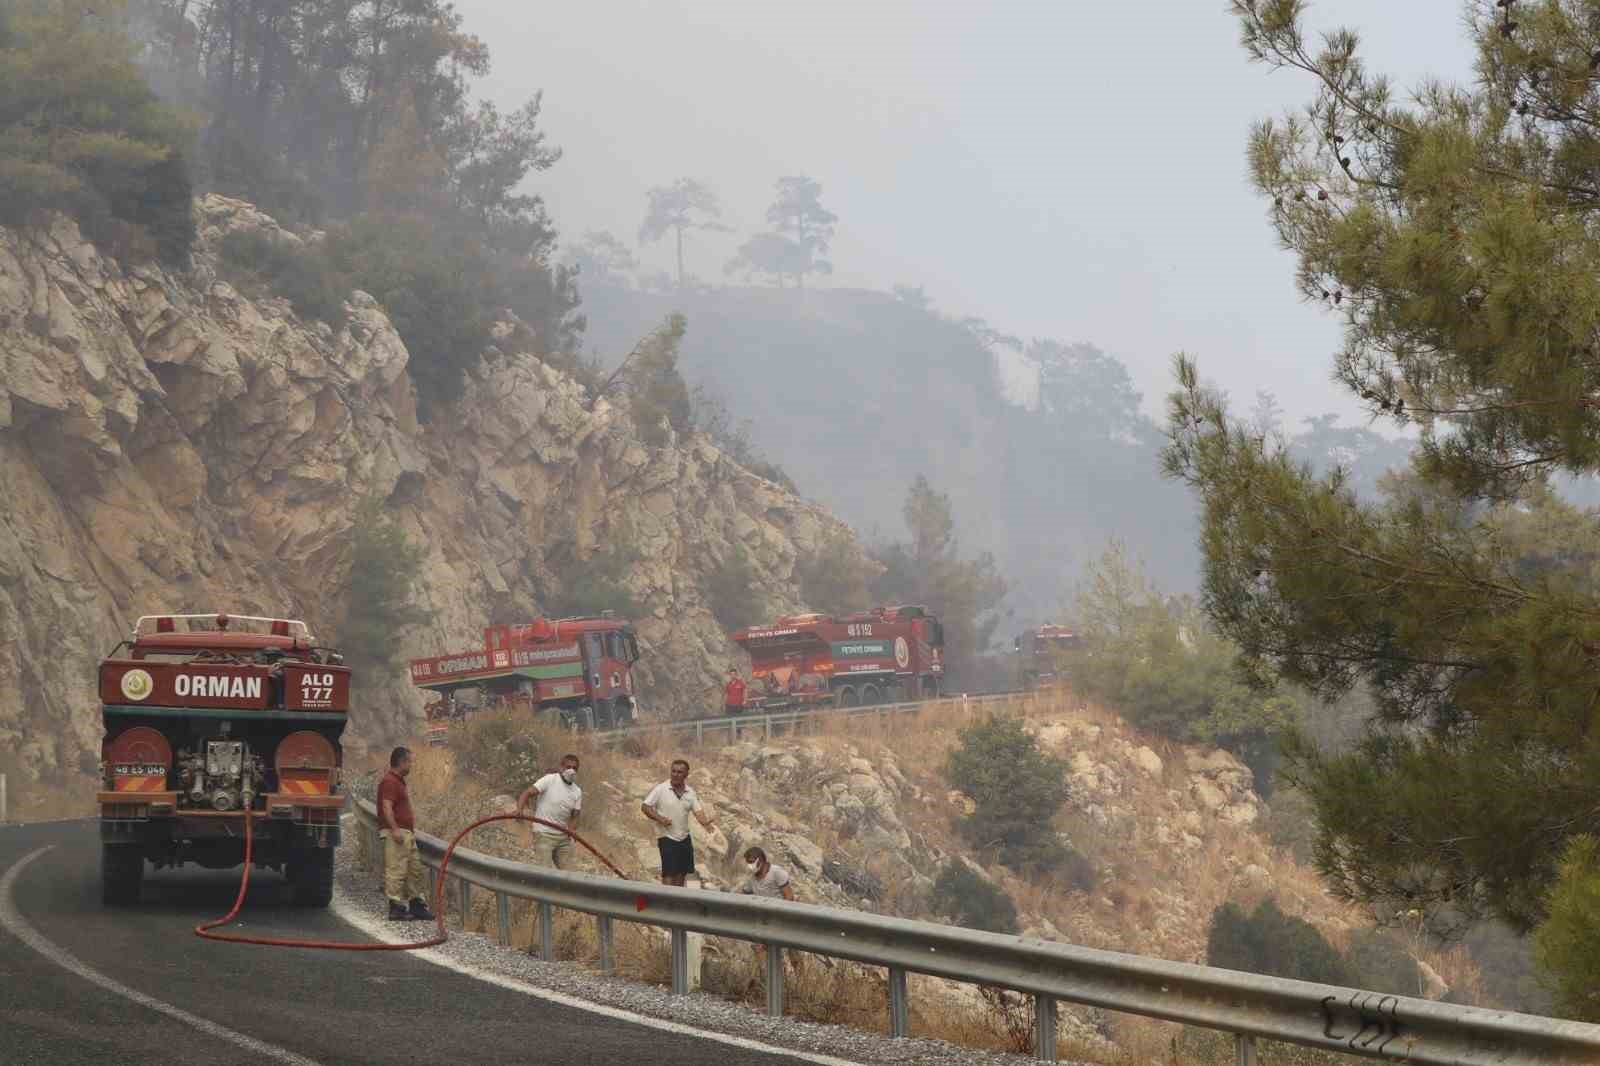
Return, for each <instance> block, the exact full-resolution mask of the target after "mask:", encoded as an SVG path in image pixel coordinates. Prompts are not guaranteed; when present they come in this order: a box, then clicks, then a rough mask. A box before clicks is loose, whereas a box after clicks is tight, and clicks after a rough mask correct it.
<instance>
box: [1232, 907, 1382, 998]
mask: <svg viewBox="0 0 1600 1066" xmlns="http://www.w3.org/2000/svg"><path fill="white" fill-rule="evenodd" d="M1206 962H1208V963H1209V964H1211V965H1212V966H1221V967H1224V968H1226V969H1229V970H1243V971H1246V972H1248V973H1262V974H1268V975H1270V976H1272V977H1288V978H1293V979H1295V980H1299V981H1316V982H1320V983H1323V984H1332V985H1352V984H1355V983H1356V982H1355V980H1354V979H1353V977H1352V974H1351V972H1350V968H1349V966H1348V965H1347V964H1346V962H1345V960H1344V958H1343V957H1342V956H1341V955H1340V954H1339V951H1338V949H1337V948H1335V947H1334V946H1333V945H1332V944H1330V943H1328V941H1327V939H1326V938H1325V937H1324V936H1323V935H1322V934H1321V933H1319V932H1318V931H1317V928H1316V926H1314V925H1312V924H1311V923H1310V922H1306V921H1303V920H1301V919H1299V918H1291V917H1289V916H1288V915H1287V914H1284V913H1283V911H1281V910H1279V909H1278V904H1277V902H1276V901H1274V900H1271V899H1266V900H1262V901H1261V903H1259V904H1258V905H1257V906H1256V909H1255V911H1254V913H1251V914H1248V915H1247V914H1245V912H1244V909H1243V908H1241V907H1240V906H1239V905H1238V904H1236V903H1231V902H1230V903H1224V904H1223V905H1222V906H1220V907H1218V908H1217V909H1216V910H1215V911H1214V912H1212V915H1211V928H1210V931H1209V934H1208V935H1207V937H1206Z"/></svg>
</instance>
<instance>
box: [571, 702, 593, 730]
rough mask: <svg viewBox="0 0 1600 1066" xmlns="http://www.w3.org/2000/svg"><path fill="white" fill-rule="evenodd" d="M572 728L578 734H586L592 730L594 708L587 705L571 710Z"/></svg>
mask: <svg viewBox="0 0 1600 1066" xmlns="http://www.w3.org/2000/svg"><path fill="white" fill-rule="evenodd" d="M572 728H573V729H576V730H577V731H578V732H580V733H588V732H590V731H592V730H593V729H594V708H593V707H590V706H589V705H588V704H584V705H583V706H582V707H577V708H574V709H573V712H572Z"/></svg>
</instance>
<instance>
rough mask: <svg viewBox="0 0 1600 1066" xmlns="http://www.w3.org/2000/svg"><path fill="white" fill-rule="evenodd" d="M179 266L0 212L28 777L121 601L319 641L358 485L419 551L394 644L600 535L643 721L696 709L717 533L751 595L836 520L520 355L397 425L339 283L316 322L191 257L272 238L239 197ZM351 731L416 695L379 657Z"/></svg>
mask: <svg viewBox="0 0 1600 1066" xmlns="http://www.w3.org/2000/svg"><path fill="white" fill-rule="evenodd" d="M196 211H197V214H198V216H199V221H200V230H201V241H200V246H199V250H198V254H197V256H196V259H195V265H194V267H193V269H192V270H190V271H189V272H187V273H185V274H182V275H178V274H174V273H171V272H168V271H164V270H162V269H159V268H157V267H155V266H140V267H135V268H131V269H124V268H122V267H120V266H119V265H118V264H116V263H115V262H114V261H112V260H109V259H107V258H106V257H104V256H102V255H101V254H100V253H99V252H98V251H97V250H96V249H95V248H94V247H93V246H92V245H91V244H89V243H88V242H87V241H86V240H84V239H83V238H82V237H81V236H80V234H79V233H78V231H77V229H76V227H75V226H74V225H73V224H71V223H70V222H68V221H66V220H58V221H57V222H56V223H55V224H53V225H52V226H50V227H49V228H48V229H46V230H34V231H28V232H20V231H13V230H6V229H0V493H3V495H4V499H5V506H4V507H3V508H0V751H11V752H15V753H16V758H15V762H16V763H17V764H18V768H19V769H26V770H28V771H30V772H32V773H33V774H35V775H37V776H40V777H42V778H44V779H49V778H51V777H55V776H59V775H64V774H71V773H74V772H78V771H83V770H92V768H93V766H94V763H95V761H96V759H97V758H98V749H99V733H100V728H99V719H98V707H97V704H96V697H95V686H94V674H95V664H96V662H97V661H98V660H99V659H100V658H101V657H102V656H104V655H105V654H106V652H108V651H109V650H110V649H111V648H112V646H113V645H115V644H116V642H117V641H118V640H121V639H124V638H125V636H126V635H127V633H128V630H129V627H130V626H131V624H132V622H133V620H134V619H135V618H136V617H137V616H138V615H139V614H142V613H153V612H157V611H162V610H195V611H204V610H217V609H226V610H231V611H234V612H238V613H260V614H269V615H276V614H291V615H295V616H300V617H304V618H306V619H307V620H308V621H309V622H310V623H311V624H312V627H313V631H314V632H316V633H317V634H318V635H319V636H320V637H322V638H323V639H330V638H332V639H333V640H336V639H337V635H338V623H339V620H340V616H341V614H342V611H343V604H344V596H345V591H346V589H345V575H346V573H347V570H348V565H349V561H350V545H351V529H352V523H353V521H354V513H355V511H356V509H357V507H358V506H359V505H360V504H361V502H362V501H364V500H366V499H368V498H371V497H374V496H376V497H377V498H379V499H382V500H384V501H385V503H386V506H387V507H388V508H389V511H390V513H391V514H393V515H394V516H395V517H396V519H397V520H398V521H400V522H401V523H402V524H403V526H404V527H405V528H406V530H407V531H408V532H409V534H410V535H411V537H412V539H413V540H414V541H416V542H419V543H421V544H422V545H424V547H425V549H426V557H425V562H424V565H423V572H422V577H421V589H422V600H423V601H424V603H425V604H426V605H427V606H429V607H430V608H431V609H432V611H433V619H432V621H431V622H430V623H429V624H428V625H426V626H421V627H416V628H415V629H412V630H408V631H404V632H400V633H396V634H395V642H396V647H397V652H398V653H399V655H401V656H412V655H422V654H435V653H437V652H438V651H442V650H448V649H452V648H461V647H471V646H475V645H476V644H477V643H478V642H479V641H480V640H481V629H482V626H483V625H484V624H485V622H486V621H487V620H488V619H489V618H490V616H491V615H495V616H498V617H501V618H519V617H533V616H534V615H536V614H537V613H538V611H539V607H540V603H539V600H540V592H541V590H548V589H551V588H553V587H559V585H560V580H561V576H562V575H561V574H559V573H554V572H552V569H551V567H550V565H549V560H550V559H551V558H552V554H553V553H555V554H558V555H560V556H561V557H572V556H574V555H576V556H577V557H580V558H581V557H582V556H583V555H584V554H586V553H587V552H589V551H591V550H593V548H594V547H595V546H596V545H597V544H604V543H606V542H607V541H608V540H609V539H611V538H613V537H616V536H618V535H620V531H621V530H623V529H624V528H626V529H627V530H628V532H629V535H630V536H631V537H632V538H633V539H634V541H635V542H636V544H637V546H638V547H639V549H640V551H641V554H642V556H643V560H642V561H641V562H640V563H639V564H638V565H637V566H636V567H635V568H634V570H633V572H632V573H631V574H630V575H629V576H628V578H627V582H626V583H627V584H628V586H629V587H630V589H631V590H632V591H633V592H634V594H635V596H636V598H637V599H638V600H639V601H640V602H641V603H642V604H644V605H646V611H647V613H646V614H645V616H644V617H642V618H640V619H638V622H639V632H640V636H641V641H642V643H643V644H644V645H645V647H646V662H645V663H643V664H641V666H642V669H641V675H642V677H641V680H642V684H643V687H644V695H645V699H644V701H643V702H644V703H645V710H646V712H647V713H654V714H662V715H672V714H681V713H686V712H688V711H690V710H691V709H694V710H698V709H701V708H703V707H704V706H706V705H707V703H708V701H710V700H713V699H714V698H715V688H716V683H717V677H718V675H719V673H720V671H721V670H722V669H723V668H725V667H726V665H727V663H728V661H729V659H730V657H731V654H732V652H733V650H734V649H733V648H732V647H731V646H730V645H728V644H727V642H726V641H725V639H724V638H723V635H722V630H721V627H719V626H718V625H717V624H716V622H715V620H714V619H713V618H712V616H711V614H710V612H709V610H708V608H707V606H706V603H705V601H704V598H703V596H702V593H701V588H702V584H703V583H702V578H703V577H704V576H705V574H706V573H707V572H708V571H709V570H711V569H712V568H714V567H715V566H717V565H718V564H719V563H720V561H721V560H722V559H724V558H725V557H726V556H727V555H728V554H729V553H730V552H731V551H733V550H734V547H735V546H736V545H738V546H742V547H743V549H744V550H745V552H746V553H747V555H748V556H749V558H750V559H751V561H752V562H753V564H754V566H755V569H756V572H757V574H758V584H759V586H760V587H759V588H758V589H757V590H756V593H757V595H758V596H759V597H761V598H763V599H764V600H765V601H766V602H767V603H768V604H769V605H770V606H771V607H772V608H773V609H774V610H781V609H788V608H792V607H796V606H798V602H797V594H796V589H795V587H794V584H793V581H792V571H793V565H794V561H795V559H796V558H797V555H799V554H802V553H804V552H805V551H807V550H809V549H810V548H811V547H812V546H813V545H814V544H815V543H816V542H817V539H818V538H819V537H821V536H823V535H826V534H828V533H830V532H831V531H833V530H835V529H837V528H839V527H840V523H839V522H838V521H837V520H836V519H834V518H832V517H831V516H830V515H828V514H827V513H826V512H825V511H823V510H821V509H820V508H818V507H816V506H814V505H811V504H808V503H806V502H805V501H803V500H801V499H799V498H797V497H795V496H793V495H790V494H788V493H785V492H784V491H783V490H781V489H779V488H778V487H777V486H775V485H773V484H772V483H770V482H768V481H765V480H763V479H761V478H758V477H756V476H755V475H753V474H751V473H749V472H748V471H746V470H744V469H742V468H741V467H738V466H737V465H735V464H733V463H732V462H730V461H729V460H728V459H727V458H726V457H724V456H723V455H722V454H721V453H720V452H719V451H718V450H717V449H716V448H714V447H712V446H711V445H710V444H708V443H707V442H705V441H704V440H701V439H697V438H696V439H689V440H678V441H675V442H674V443H673V444H671V445H669V446H667V447H661V448H650V447H646V446H645V445H644V444H642V443H641V442H640V441H639V439H638V438H637V436H636V435H635V433H634V430H633V427H632V424H631V421H630V419H629V418H628V416H627V414H626V412H624V411H622V410H620V409H618V408H616V407H614V406H610V405H608V404H607V403H606V402H605V401H601V402H600V403H598V404H596V405H595V408H594V410H589V409H588V407H587V406H586V405H585V403H584V397H583V394H582V390H581V388H580V387H579V386H578V385H577V384H576V383H575V382H574V381H572V380H571V379H569V378H567V377H565V376H563V375H562V374H560V373H558V372H556V371H555V370H553V369H551V368H550V367H548V366H546V365H545V364H543V363H542V362H540V361H539V360H538V359H537V358H536V357H534V356H533V355H530V354H519V353H508V352H497V351H491V352H490V353H488V354H487V355H486V356H485V359H484V361H483V362H482V364H481V365H480V366H479V367H478V368H477V371H476V372H475V373H474V374H473V375H472V380H471V381H470V382H469V384H468V387H467V392H466V396H465V397H464V398H463V399H462V401H461V402H460V403H459V404H457V405H456V406H454V407H453V408H450V409H448V410H446V411H443V412H441V413H440V414H439V415H438V416H437V417H436V418H435V419H433V420H432V421H431V422H429V423H426V424H420V423H419V421H418V419H417V415H416V404H415V396H414V391H413V387H412V383H411V380H410V378H409V376H408V375H407V372H406V365H407V360H408V355H407V352H406V349H405V346H404V344H403V343H402V342H401V340H400V338H399V336H398V335H397V334H396V332H395V330H394V328H393V327H392V325H391V324H390V322H389V320H388V318H387V317H386V316H385V314H384V312H383V310H382V308H380V307H379V306H378V305H377V304H376V303H375V302H374V301H373V300H372V299H371V298H370V297H368V296H366V295H365V294H362V293H356V294H354V296H353V297H352V299H351V302H350V306H349V307H348V312H349V313H348V316H347V321H346V323H345V325H343V326H342V327H341V328H340V329H338V330H337V331H335V330H333V329H331V328H330V327H328V326H327V325H325V324H322V323H306V322H302V321H300V320H299V319H297V318H296V317H295V315H294V314H293V312H292V310H291V309H290V307H289V306H288V304H287V303H286V302H285V301H282V300H278V299H260V300H251V299H247V298H245V297H244V296H243V295H241V293H240V292H238V291H236V290H235V289H234V288H233V287H232V286H230V285H229V284H228V283H226V282H225V281H223V280H221V279H220V277H219V276H218V269H217V257H216V251H215V250H216V248H217V245H218V242H219V241H220V239H221V238H222V237H223V236H224V235H226V234H227V233H228V232H230V231H232V230H235V229H240V228H264V229H271V230H276V228H277V227H276V225H275V224H274V223H273V221H272V220H271V219H269V218H267V217H265V216H263V215H261V214H260V213H259V212H257V211H256V210H255V209H254V208H252V207H251V206H250V205H248V204H244V203H240V202H238V201H233V200H227V199H224V198H221V197H208V198H206V199H204V200H202V201H200V202H199V203H197V205H196ZM358 687H359V693H358V696H357V699H358V701H359V713H358V714H356V715H355V716H354V717H353V729H354V731H355V734H356V736H357V738H358V739H365V740H368V741H378V740H387V739H388V738H390V737H394V736H399V735H403V734H404V733H406V732H407V731H408V730H409V729H410V728H411V727H412V726H413V725H414V724H415V721H416V714H417V711H418V709H419V708H420V704H421V701H420V699H419V698H418V697H417V695H416V693H415V692H414V690H411V689H410V688H409V686H408V684H407V683H406V679H405V677H404V674H403V670H399V671H395V672H394V674H393V676H385V677H366V678H361V679H359V681H358Z"/></svg>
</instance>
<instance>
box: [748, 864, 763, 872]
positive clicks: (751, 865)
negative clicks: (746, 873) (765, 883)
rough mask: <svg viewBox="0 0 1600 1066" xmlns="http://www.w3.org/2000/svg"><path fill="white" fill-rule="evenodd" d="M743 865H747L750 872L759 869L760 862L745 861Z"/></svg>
mask: <svg viewBox="0 0 1600 1066" xmlns="http://www.w3.org/2000/svg"><path fill="white" fill-rule="evenodd" d="M745 866H747V867H749V869H750V872H751V873H752V874H753V873H755V872H756V871H757V870H759V869H761V864H760V863H759V862H747V863H745Z"/></svg>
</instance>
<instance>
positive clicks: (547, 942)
mask: <svg viewBox="0 0 1600 1066" xmlns="http://www.w3.org/2000/svg"><path fill="white" fill-rule="evenodd" d="M555 924H556V909H555V907H554V906H552V905H551V904H549V903H547V902H545V901H544V900H540V901H539V958H541V959H543V960H544V961H545V962H555V961H556V930H555Z"/></svg>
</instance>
